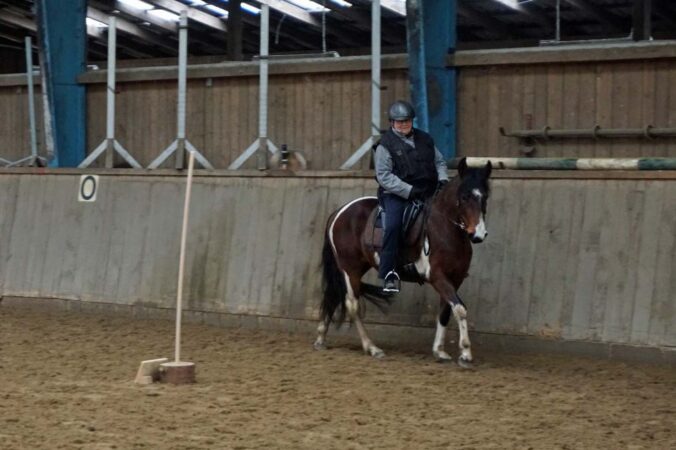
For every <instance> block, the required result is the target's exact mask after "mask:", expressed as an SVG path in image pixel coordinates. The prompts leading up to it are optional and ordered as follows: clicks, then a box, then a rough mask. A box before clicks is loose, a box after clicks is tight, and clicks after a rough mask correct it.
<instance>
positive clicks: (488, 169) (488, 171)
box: [484, 161, 493, 179]
mask: <svg viewBox="0 0 676 450" xmlns="http://www.w3.org/2000/svg"><path fill="white" fill-rule="evenodd" d="M492 171H493V164H491V162H490V161H488V162H487V163H486V165H485V166H484V174H485V175H486V178H487V179H488V178H489V177H490V176H491V172H492Z"/></svg>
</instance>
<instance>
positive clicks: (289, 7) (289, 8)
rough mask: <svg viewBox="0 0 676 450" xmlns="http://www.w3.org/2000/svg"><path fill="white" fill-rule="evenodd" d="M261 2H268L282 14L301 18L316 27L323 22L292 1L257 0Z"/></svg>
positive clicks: (297, 18)
mask: <svg viewBox="0 0 676 450" xmlns="http://www.w3.org/2000/svg"><path fill="white" fill-rule="evenodd" d="M257 1H258V3H260V4H267V5H268V6H270V8H273V9H275V10H277V11H279V12H281V13H282V14H286V15H287V16H289V17H293V18H294V19H296V20H299V21H301V22H303V23H306V24H308V25H312V26H314V27H321V26H322V24H321V22H320V21H319V20H317V18H316V17H313V16H312V14H310V13H309V12H307V11H306V10H304V9H303V8H301V7H299V6H296V5H294V4H292V3H287V2H285V1H282V0H257Z"/></svg>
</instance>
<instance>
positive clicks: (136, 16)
mask: <svg viewBox="0 0 676 450" xmlns="http://www.w3.org/2000/svg"><path fill="white" fill-rule="evenodd" d="M88 3H89V5H90V6H92V7H94V8H96V9H98V10H100V11H103V12H106V13H108V14H112V15H115V16H117V17H120V15H119V14H115V11H116V10H117V11H119V12H121V13H124V14H127V15H129V16H130V17H131V18H132V20H138V21H140V22H148V23H150V24H151V25H154V26H156V27H158V28H161V29H162V30H164V31H166V32H167V34H169V35H176V34H177V32H178V23H177V22H176V21H173V20H167V19H162V18H160V17H157V16H154V15H152V14H149V13H148V12H147V11H143V10H140V9H138V8H133V7H130V6H128V5H125V4H124V3H122V2H119V1H112V2H111V1H107V2H106V1H100V0H89V2H88ZM130 22H131V20H130ZM105 23H107V21H106V22H105ZM190 40H191V43H192V42H195V41H197V42H198V43H199V45H202V46H203V47H205V48H207V49H208V50H209V51H212V52H219V51H222V48H221V47H217V46H214V45H211V43H210V42H209V41H210V40H211V39H210V40H209V41H207V40H204V39H202V38H201V37H200V35H199V34H197V35H195V34H192V33H191V39H190Z"/></svg>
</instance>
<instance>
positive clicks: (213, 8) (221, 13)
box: [204, 5, 228, 18]
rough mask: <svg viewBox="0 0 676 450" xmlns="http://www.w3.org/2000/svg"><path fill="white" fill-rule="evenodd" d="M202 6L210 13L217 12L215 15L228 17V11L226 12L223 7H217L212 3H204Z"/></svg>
mask: <svg viewBox="0 0 676 450" xmlns="http://www.w3.org/2000/svg"><path fill="white" fill-rule="evenodd" d="M204 8H205V9H208V10H209V11H211V12H212V13H214V14H217V15H219V16H221V17H223V18H227V17H228V12H227V11H226V10H224V9H223V8H219V7H218V6H214V5H205V6H204Z"/></svg>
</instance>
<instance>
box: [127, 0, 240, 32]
mask: <svg viewBox="0 0 676 450" xmlns="http://www.w3.org/2000/svg"><path fill="white" fill-rule="evenodd" d="M145 1H146V2H147V3H150V4H152V5H155V6H159V7H160V8H163V9H166V10H167V11H170V12H172V13H174V14H181V11H184V10H185V11H186V12H187V15H188V19H190V20H194V21H195V22H199V23H201V24H202V25H204V26H205V27H209V28H213V29H214V30H218V31H222V32H224V33H225V32H226V31H227V26H226V24H225V22H223V20H221V19H220V18H219V17H216V16H213V15H211V14H209V13H206V12H204V11H200V10H199V9H197V8H194V7H192V6H188V5H186V4H184V3H181V2H179V1H177V0H145ZM118 3H119V2H118Z"/></svg>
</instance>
